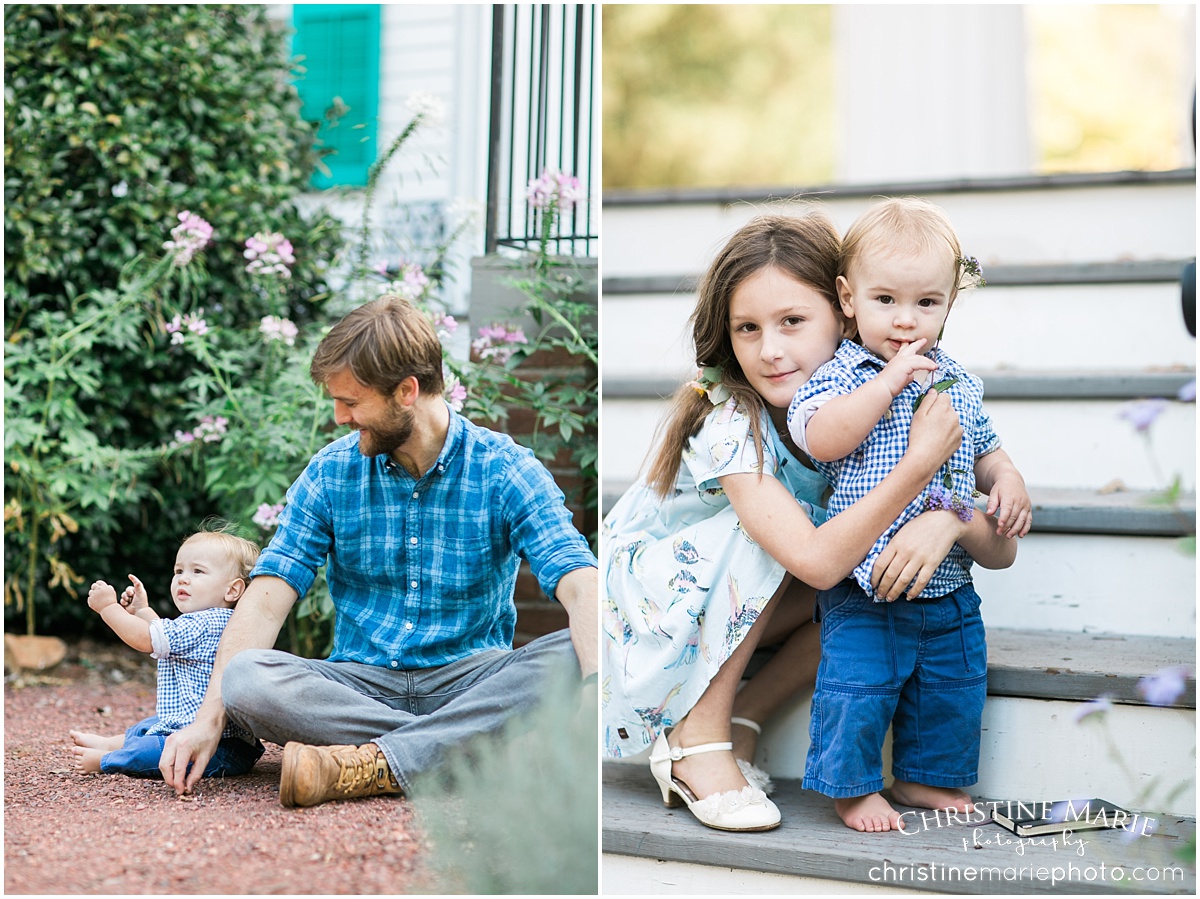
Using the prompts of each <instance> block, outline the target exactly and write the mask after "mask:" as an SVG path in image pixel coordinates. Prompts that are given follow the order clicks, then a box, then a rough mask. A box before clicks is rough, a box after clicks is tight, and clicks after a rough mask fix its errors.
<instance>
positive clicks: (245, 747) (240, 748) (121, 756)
mask: <svg viewBox="0 0 1200 899" xmlns="http://www.w3.org/2000/svg"><path fill="white" fill-rule="evenodd" d="M156 724H158V716H157V715H151V716H150V717H149V718H144V719H142V720H141V721H139V722H138V723H137V724H135V725H133V727H131V728H129V730H127V731H125V745H124V746H122V747H121V748H120V749H114V750H113V751H112V752H106V753H105V754H104V755H103V756H102V757H101V758H100V770H101V772H103V773H104V774H128V775H129V776H130V777H156V778H159V779H161V778H162V772H160V771H159V770H158V762H159V760H160V759H161V758H162V751H163V745H164V744H165V743H166V742H167V737H168V736H169V734H151V733H147V731H148V730H150V728H152V727H154V725H156ZM262 754H263V745H262V743H260V742H258V741H257V740H255V741H254V742H253V743H247V742H246V741H245V740H241V739H238V738H237V737H222V738H221V742H220V743H218V744H217V751H216V752H214V753H213V757H212V758H211V759H209V760H208V765H207V766H205V768H204V776H205V777H227V776H228V777H232V776H234V775H237V774H245V773H246V772H248V771H249V770H250V769H251V768H253V767H254V763H255V762H257V761H258V760H259V758H260V757H261V756H262Z"/></svg>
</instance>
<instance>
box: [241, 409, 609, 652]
mask: <svg viewBox="0 0 1200 899" xmlns="http://www.w3.org/2000/svg"><path fill="white" fill-rule="evenodd" d="M522 557H523V558H525V559H526V560H528V561H529V564H530V567H531V568H532V570H533V574H534V576H535V577H536V578H537V580H538V583H539V584H540V585H541V587H542V589H543V590H544V591H545V592H546V594H547V595H548V596H551V597H553V596H554V591H555V588H556V587H557V585H558V581H559V579H560V578H561V577H562V576H563V575H564V574H566V573H567V572H569V571H573V570H574V569H576V568H585V567H589V566H590V567H595V565H596V558H595V556H593V555H592V553H591V551H590V550H589V549H588V545H587V541H586V540H584V538H583V537H582V536H581V535H580V534H579V532H578V531H577V530H576V529H575V528H574V527H573V526H572V525H571V518H570V513H569V512H568V511H567V509H566V506H565V505H564V502H563V494H562V491H561V490H559V489H558V486H557V485H556V484H555V483H554V481H553V479H552V478H551V477H550V473H549V472H548V471H547V470H546V469H545V467H544V466H543V465H542V464H541V463H540V462H538V461H537V459H535V458H534V455H533V453H532V452H530V451H529V450H528V449H525V448H524V447H520V446H518V445H517V444H515V443H514V442H513V441H512V439H511V438H509V437H507V436H505V435H502V434H497V433H495V432H494V431H489V430H487V429H485V428H481V427H478V426H476V425H474V424H472V423H471V422H469V421H467V420H466V419H465V418H463V417H462V416H460V415H458V414H456V413H454V412H453V411H451V413H450V429H449V432H448V433H447V435H446V442H445V444H444V446H443V447H442V452H441V454H440V455H439V456H438V459H437V462H436V463H435V464H434V465H433V467H432V468H431V469H430V470H429V471H428V472H426V473H425V475H423V476H422V477H421V478H420V479H414V478H413V477H412V476H411V475H410V474H409V473H408V472H407V471H405V470H404V469H403V468H402V467H401V466H399V465H397V464H396V463H395V462H394V461H392V459H391V458H390V457H389V456H388V455H386V454H385V455H379V456H372V457H368V456H364V455H362V453H360V452H359V451H358V434H357V433H353V434H349V435H347V436H345V437H343V438H341V439H340V440H337V441H335V442H334V443H331V444H330V445H329V446H327V447H325V448H324V449H323V450H321V451H320V452H318V453H317V454H316V455H315V456H313V458H312V461H311V462H309V464H308V467H307V468H306V469H305V470H304V473H303V474H301V475H300V477H299V478H297V479H296V482H295V483H294V484H292V486H291V487H290V488H289V489H288V492H287V505H286V506H285V508H284V510H283V512H282V513H281V515H280V517H279V528H278V530H277V531H276V532H275V536H274V538H272V540H271V542H270V544H269V545H268V546H267V548H266V549H265V550H264V551H263V553H262V555H261V556H260V557H259V560H258V563H257V564H256V565H255V567H254V570H253V571H252V572H251V576H255V577H256V576H258V575H273V576H275V577H279V578H282V579H283V580H285V581H286V582H287V583H288V584H289V585H290V586H291V587H292V588H293V589H294V590H295V591H296V593H297V594H298V595H300V596H303V595H304V594H305V593H307V592H308V589H309V588H310V587H311V586H312V583H313V580H314V579H315V577H316V573H317V569H318V568H319V567H320V566H321V565H323V564H326V560H328V567H327V569H326V578H327V580H328V582H329V592H330V595H331V597H332V598H333V604H334V609H335V625H334V645H333V652H332V653H331V655H330V657H329V658H330V659H331V660H333V661H354V662H361V663H364V664H367V665H380V666H384V667H389V668H394V669H415V668H429V667H433V666H437V665H445V664H449V663H450V662H454V661H456V660H458V659H461V658H465V657H467V656H470V655H473V654H475V653H477V652H480V651H482V650H485V649H511V648H512V639H513V632H514V630H515V625H516V617H517V612H516V606H515V604H514V602H513V590H514V588H515V585H516V580H517V569H518V566H519V565H520V558H522Z"/></svg>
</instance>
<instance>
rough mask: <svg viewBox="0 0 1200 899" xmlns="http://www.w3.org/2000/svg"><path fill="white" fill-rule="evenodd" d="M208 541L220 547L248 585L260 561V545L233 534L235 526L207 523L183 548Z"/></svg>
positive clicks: (184, 542)
mask: <svg viewBox="0 0 1200 899" xmlns="http://www.w3.org/2000/svg"><path fill="white" fill-rule="evenodd" d="M194 540H196V541H199V540H203V541H207V542H211V543H213V544H215V545H216V546H218V547H220V549H221V551H222V552H223V553H224V554H225V557H226V558H227V559H228V560H229V564H230V565H231V566H232V567H233V568H234V570H235V571H237V576H238V577H240V578H241V579H242V580H244V581H246V582H247V583H248V582H249V581H250V571H251V569H253V568H254V563H255V562H257V561H258V554H259V551H260V550H259V548H258V544H257V543H254V542H253V541H251V540H247V539H246V538H245V537H239V536H238V535H237V534H234V533H233V526H232V525H231V524H229V523H228V522H214V521H206V522H204V524H203V525H201V529H200V530H199V531H197V532H196V533H194V534H192V535H191V536H190V537H188V538H186V539H185V540H184V541H183V543H181V544H179V545H180V546H183V545H185V544H187V543H191V542H192V541H194Z"/></svg>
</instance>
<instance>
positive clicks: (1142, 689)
mask: <svg viewBox="0 0 1200 899" xmlns="http://www.w3.org/2000/svg"><path fill="white" fill-rule="evenodd" d="M1190 673H1191V672H1190V671H1189V669H1187V668H1185V667H1183V666H1176V667H1174V668H1163V669H1162V670H1160V671H1158V672H1157V673H1155V674H1151V675H1149V676H1148V677H1143V678H1142V679H1141V680H1139V681H1138V683H1137V689H1138V692H1139V693H1141V694H1142V698H1143V699H1145V700H1146V702H1148V703H1150V704H1151V705H1174V704H1175V700H1177V699H1178V698H1179V697H1180V696H1182V695H1183V691H1184V690H1185V689H1187V678H1188V676H1189V675H1190Z"/></svg>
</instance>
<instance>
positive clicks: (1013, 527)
mask: <svg viewBox="0 0 1200 899" xmlns="http://www.w3.org/2000/svg"><path fill="white" fill-rule="evenodd" d="M987 513H988V514H989V515H995V516H996V521H997V524H998V527H997V528H996V533H997V534H1003V535H1004V536H1005V537H1024V536H1025V535H1026V534H1028V533H1029V528H1030V526H1031V525H1032V524H1033V501H1032V500H1030V498H1029V491H1028V490H1026V489H1025V480H1024V478H1022V477H1021V476H1020V475H1019V474H1017V473H1016V472H1013V473H1012V474H1002V475H1000V476H999V477H998V478H996V482H995V483H994V484H993V485H992V492H991V493H989V494H988V503H987Z"/></svg>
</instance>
